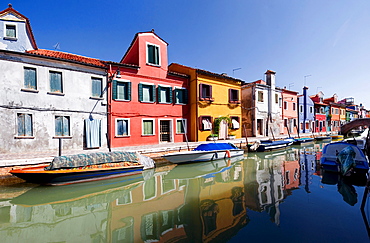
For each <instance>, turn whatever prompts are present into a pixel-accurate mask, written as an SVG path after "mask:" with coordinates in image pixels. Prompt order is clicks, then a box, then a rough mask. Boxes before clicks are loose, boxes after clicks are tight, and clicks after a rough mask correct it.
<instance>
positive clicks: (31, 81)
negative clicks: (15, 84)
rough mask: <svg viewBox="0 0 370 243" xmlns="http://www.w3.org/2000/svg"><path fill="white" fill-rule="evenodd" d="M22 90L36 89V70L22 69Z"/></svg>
mask: <svg viewBox="0 0 370 243" xmlns="http://www.w3.org/2000/svg"><path fill="white" fill-rule="evenodd" d="M24 88H26V89H34V90H36V89H37V77H36V68H26V67H25V68H24Z"/></svg>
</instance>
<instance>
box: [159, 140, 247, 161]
mask: <svg viewBox="0 0 370 243" xmlns="http://www.w3.org/2000/svg"><path fill="white" fill-rule="evenodd" d="M243 154H244V150H243V149H239V148H238V147H236V146H235V145H234V144H232V143H204V144H200V145H198V146H197V147H196V148H195V149H193V150H191V151H184V152H175V153H168V154H165V155H162V157H163V158H165V159H167V160H168V161H170V162H172V163H175V164H179V163H189V162H203V161H213V160H217V159H225V158H232V157H236V156H241V155H243Z"/></svg>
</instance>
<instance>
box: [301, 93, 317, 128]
mask: <svg viewBox="0 0 370 243" xmlns="http://www.w3.org/2000/svg"><path fill="white" fill-rule="evenodd" d="M307 90H308V87H306V86H305V87H303V95H300V96H298V122H299V132H300V133H312V132H313V131H314V130H315V112H314V103H313V101H312V100H311V98H310V97H309V96H308V94H307Z"/></svg>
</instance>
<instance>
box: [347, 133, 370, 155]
mask: <svg viewBox="0 0 370 243" xmlns="http://www.w3.org/2000/svg"><path fill="white" fill-rule="evenodd" d="M368 133H369V128H366V129H365V130H364V131H363V132H362V133H361V134H360V136H358V137H354V138H346V139H344V141H345V142H347V143H351V144H354V145H357V147H359V148H360V149H362V150H364V149H365V144H366V139H367V135H368Z"/></svg>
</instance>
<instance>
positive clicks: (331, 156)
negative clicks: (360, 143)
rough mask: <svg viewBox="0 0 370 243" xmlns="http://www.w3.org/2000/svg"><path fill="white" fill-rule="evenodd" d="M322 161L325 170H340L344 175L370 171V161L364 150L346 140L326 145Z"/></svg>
mask: <svg viewBox="0 0 370 243" xmlns="http://www.w3.org/2000/svg"><path fill="white" fill-rule="evenodd" d="M320 162H321V167H322V168H323V169H324V170H325V171H331V172H340V173H341V174H342V175H344V176H346V175H351V174H352V173H367V172H368V171H369V163H368V160H367V158H366V156H365V154H364V153H363V152H362V150H361V149H360V148H359V147H357V146H356V145H354V144H350V143H346V142H333V143H329V144H327V145H325V147H324V148H323V150H322V156H321V160H320Z"/></svg>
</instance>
